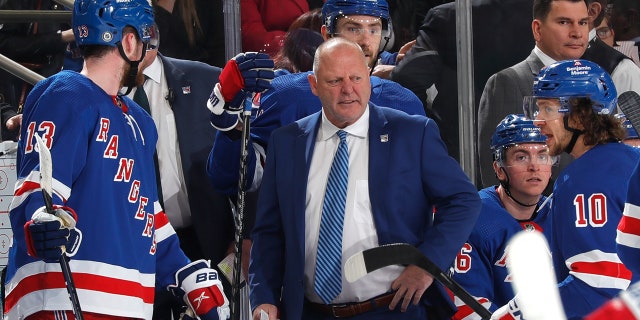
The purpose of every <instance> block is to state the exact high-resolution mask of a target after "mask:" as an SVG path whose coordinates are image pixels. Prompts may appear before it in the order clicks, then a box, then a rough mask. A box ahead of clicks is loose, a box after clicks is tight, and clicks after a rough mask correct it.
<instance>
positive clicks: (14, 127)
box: [4, 113, 22, 139]
mask: <svg viewBox="0 0 640 320" xmlns="http://www.w3.org/2000/svg"><path fill="white" fill-rule="evenodd" d="M21 124H22V113H20V114H17V115H15V116H13V117H11V118H9V119H7V121H6V122H5V124H4V125H5V126H6V127H7V130H9V131H12V132H13V131H18V139H20V125H21Z"/></svg>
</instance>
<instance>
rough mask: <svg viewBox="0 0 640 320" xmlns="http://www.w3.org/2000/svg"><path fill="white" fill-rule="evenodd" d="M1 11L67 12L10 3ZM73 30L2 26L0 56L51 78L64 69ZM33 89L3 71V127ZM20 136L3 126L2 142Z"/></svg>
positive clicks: (30, 0) (51, 5)
mask: <svg viewBox="0 0 640 320" xmlns="http://www.w3.org/2000/svg"><path fill="white" fill-rule="evenodd" d="M0 9H1V10H64V8H63V7H62V6H61V5H59V4H57V3H56V2H54V1H51V0H38V1H36V0H8V1H5V2H3V3H2V6H0ZM70 27H71V26H70V25H69V24H68V23H59V22H25V23H3V24H1V25H0V53H2V54H3V55H5V56H6V57H7V58H9V59H11V60H13V61H15V62H18V63H20V64H22V65H23V66H25V67H27V68H29V69H31V70H33V71H35V72H37V73H38V74H40V75H42V76H43V77H48V76H51V75H53V74H55V73H56V72H58V71H60V70H61V69H62V67H63V64H64V61H65V52H66V50H67V47H68V45H69V44H70V43H72V42H73V41H74V37H73V32H72V31H71V29H70ZM80 67H82V66H81V65H80ZM76 71H78V70H76ZM32 87H33V86H32V85H31V84H29V83H26V82H24V81H22V80H21V79H18V78H17V77H15V76H13V75H12V74H10V73H8V72H6V71H4V70H1V69H0V103H5V105H3V107H2V108H1V109H0V111H1V120H0V121H1V122H0V123H3V124H6V122H7V121H8V120H9V119H10V118H12V117H13V116H15V115H16V114H17V110H18V109H21V108H22V105H23V104H24V102H25V99H26V97H27V95H28V94H29V92H30V91H31V88H32ZM18 133H19V132H18V130H17V127H15V128H11V129H8V128H7V127H5V126H2V135H1V137H2V140H15V139H17V135H18Z"/></svg>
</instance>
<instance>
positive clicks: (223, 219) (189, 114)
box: [130, 50, 234, 319]
mask: <svg viewBox="0 0 640 320" xmlns="http://www.w3.org/2000/svg"><path fill="white" fill-rule="evenodd" d="M143 65H148V66H147V67H146V68H145V69H144V72H143V73H144V75H145V77H146V81H145V84H144V86H143V88H144V92H145V94H146V97H147V100H148V106H150V110H149V111H150V114H151V116H152V118H153V119H154V122H155V123H156V127H157V129H158V144H157V148H156V154H157V158H158V161H157V163H156V166H157V168H158V169H159V170H157V171H156V172H157V173H158V174H159V176H158V180H159V181H161V183H160V185H159V186H158V188H159V193H158V194H159V195H160V199H162V201H163V206H164V210H165V213H166V214H167V216H168V217H169V220H170V222H171V224H172V226H173V227H174V228H175V230H176V233H177V235H178V237H179V239H180V246H181V247H182V249H183V250H184V252H185V254H187V256H188V257H189V258H190V259H192V260H197V259H207V260H211V263H212V265H213V266H215V265H216V264H217V263H218V262H220V261H221V260H222V259H223V258H224V257H225V256H226V254H227V252H228V250H229V248H230V245H231V243H232V241H233V230H234V229H233V220H232V219H233V216H232V214H231V209H230V206H229V202H228V200H227V197H226V196H224V195H222V194H219V193H216V192H215V191H214V190H213V188H212V186H211V184H210V183H209V181H208V179H207V175H206V171H205V166H206V163H207V158H208V156H209V152H210V151H211V147H212V144H213V141H214V138H215V133H216V130H215V129H214V128H213V127H212V126H211V124H210V123H209V121H208V119H209V111H208V110H207V109H206V108H205V107H204V106H205V105H206V102H207V99H208V98H209V93H210V92H211V88H212V87H213V86H214V85H215V84H216V83H217V82H218V76H219V75H220V71H221V69H220V68H217V67H212V66H210V65H207V64H205V63H202V62H197V61H190V60H180V59H173V58H169V57H165V56H163V55H160V54H158V51H157V50H149V51H147V54H146V56H145V61H144V62H143ZM137 90H140V87H139V88H138V89H136V91H137ZM135 93H136V92H135V91H134V92H133V93H131V94H130V95H131V97H133V98H134V100H138V99H140V96H139V95H136V94H135ZM140 104H141V105H142V103H140ZM162 298H165V299H167V300H164V301H171V300H173V299H172V298H173V297H172V295H171V294H169V293H164V294H163V293H158V296H157V299H156V305H155V307H156V308H155V310H154V319H170V318H169V317H170V316H171V315H170V312H168V310H167V309H158V307H161V306H164V307H167V306H168V305H167V304H166V303H163V300H162ZM174 302H176V301H174ZM176 303H178V304H179V303H180V301H177V302H176ZM174 311H175V310H174ZM178 311H179V310H178Z"/></svg>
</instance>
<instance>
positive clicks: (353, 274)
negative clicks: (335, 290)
mask: <svg viewBox="0 0 640 320" xmlns="http://www.w3.org/2000/svg"><path fill="white" fill-rule="evenodd" d="M417 259H419V260H422V259H423V257H422V253H421V252H420V250H418V249H417V248H415V247H413V246H411V245H410V244H406V243H394V244H388V245H383V246H380V247H375V248H371V249H367V250H364V251H360V252H358V253H356V254H354V255H352V256H351V257H349V258H348V259H347V261H346V262H345V265H344V272H345V278H346V279H347V281H349V282H355V281H357V280H358V279H360V278H362V277H364V276H365V275H366V274H367V273H369V272H372V271H375V270H378V269H380V268H384V267H386V266H390V265H408V264H416V260H417Z"/></svg>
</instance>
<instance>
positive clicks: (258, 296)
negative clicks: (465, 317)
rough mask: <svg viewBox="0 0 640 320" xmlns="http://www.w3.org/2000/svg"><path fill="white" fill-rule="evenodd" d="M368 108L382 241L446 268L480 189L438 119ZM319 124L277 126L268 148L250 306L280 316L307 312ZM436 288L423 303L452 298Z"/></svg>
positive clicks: (312, 119)
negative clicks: (309, 213) (452, 153)
mask: <svg viewBox="0 0 640 320" xmlns="http://www.w3.org/2000/svg"><path fill="white" fill-rule="evenodd" d="M369 108H370V120H369V137H370V138H369V198H370V199H371V207H372V210H373V218H374V222H375V225H376V230H377V234H378V241H379V243H380V245H383V244H389V243H396V242H406V243H410V244H412V245H415V246H416V247H418V248H419V249H420V250H421V251H422V252H423V253H424V254H425V255H427V256H428V257H429V258H430V259H431V260H432V261H434V262H435V263H436V264H437V265H438V266H439V267H440V268H442V269H443V270H447V269H448V267H449V265H450V264H451V263H452V262H453V260H454V258H455V256H456V254H457V253H458V251H459V249H460V248H461V247H462V244H463V243H464V241H465V240H466V239H467V237H468V236H469V234H470V232H471V230H472V228H473V226H474V223H475V220H476V218H477V216H478V214H479V210H480V199H479V197H478V193H477V190H476V188H475V186H474V185H473V184H472V183H471V182H470V181H469V179H468V178H467V176H466V174H465V173H464V172H463V171H462V169H461V168H460V165H459V164H458V163H457V162H456V161H455V160H454V159H453V158H451V157H449V156H448V154H447V150H446V148H445V146H444V143H443V142H442V140H441V139H440V135H439V133H438V127H437V126H436V124H435V123H434V122H433V120H432V119H429V118H426V117H424V116H409V115H407V114H406V113H404V112H401V111H397V110H393V109H389V108H381V107H376V106H375V105H373V104H371V103H370V104H369ZM320 122H321V113H320V112H318V113H315V114H313V115H311V116H309V117H306V118H304V119H301V120H299V121H296V122H295V123H292V124H290V125H287V126H285V127H282V128H280V129H278V130H276V131H274V132H273V134H272V136H271V140H270V142H269V149H268V151H267V161H266V168H265V174H264V178H263V182H262V187H261V191H260V196H259V200H258V211H257V214H256V224H255V227H254V229H253V232H252V240H253V248H252V250H251V267H250V284H251V304H252V306H254V307H255V306H258V305H260V304H263V303H270V304H274V305H276V306H278V307H279V308H280V312H281V318H282V319H300V318H301V315H302V306H303V298H304V290H303V277H304V275H303V273H304V270H303V268H304V267H303V264H304V243H305V234H304V230H305V227H304V223H305V199H306V188H307V177H308V173H309V166H310V162H311V158H312V155H313V148H314V146H315V142H314V141H315V137H316V135H317V131H318V128H319V125H320ZM383 135H387V137H388V141H384V142H383V141H381V140H383V139H381V137H382V136H383ZM434 206H435V207H436V208H437V213H436V214H435V216H434V215H433V214H432V210H433V207H434ZM434 217H435V218H434ZM430 289H432V291H433V290H436V293H434V294H435V296H434V295H433V294H431V295H430V294H426V295H425V298H423V302H424V303H427V304H428V303H433V304H442V303H443V301H438V302H436V301H434V300H430V299H431V298H434V297H439V298H441V299H442V298H445V299H446V300H447V301H449V299H448V298H447V297H445V294H444V292H443V291H442V290H440V289H441V287H439V286H438V285H434V286H432V287H431V288H430ZM444 303H446V302H444Z"/></svg>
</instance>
